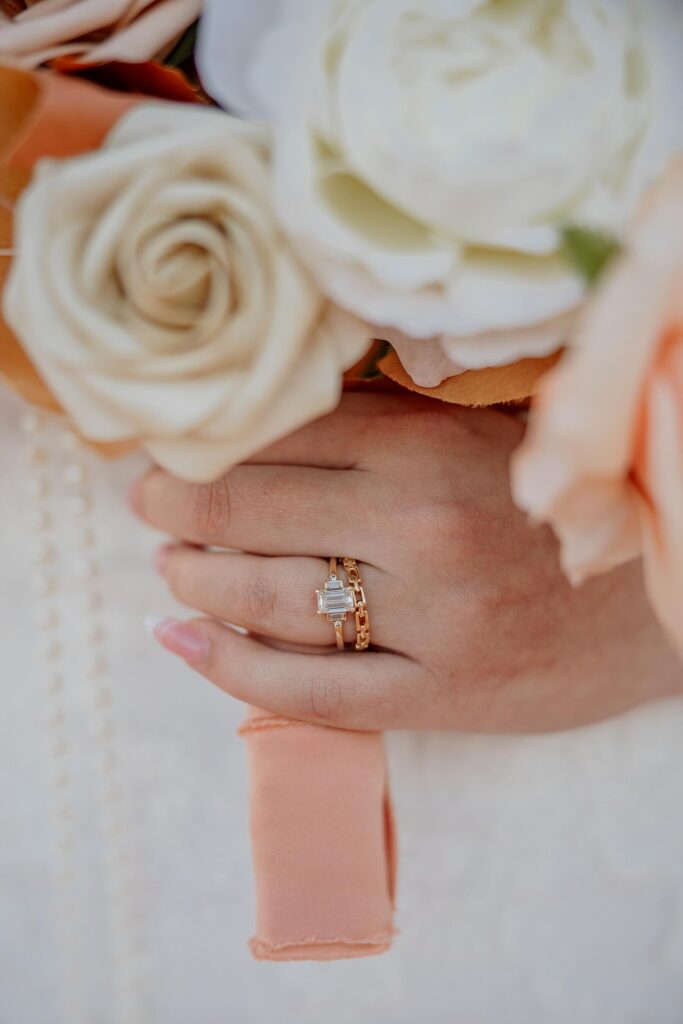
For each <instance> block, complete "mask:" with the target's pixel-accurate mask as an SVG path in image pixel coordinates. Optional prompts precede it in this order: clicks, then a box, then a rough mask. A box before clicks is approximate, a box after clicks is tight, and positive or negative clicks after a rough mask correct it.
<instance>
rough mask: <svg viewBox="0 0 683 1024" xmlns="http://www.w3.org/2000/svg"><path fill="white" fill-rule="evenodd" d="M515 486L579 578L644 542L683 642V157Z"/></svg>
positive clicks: (631, 243) (609, 280) (658, 605)
mask: <svg viewBox="0 0 683 1024" xmlns="http://www.w3.org/2000/svg"><path fill="white" fill-rule="evenodd" d="M513 490H514V493H515V497H516V500H517V502H518V504H519V505H520V506H521V507H523V508H525V509H526V510H528V511H529V512H530V513H531V515H532V516H533V517H534V518H536V519H538V520H542V521H544V522H548V523H550V524H551V525H552V526H553V528H554V529H555V531H556V533H557V535H558V537H559V539H560V542H561V545H562V561H563V565H564V568H565V570H566V571H567V573H568V575H569V576H570V577H571V578H572V579H573V580H574V581H576V582H580V581H581V580H583V579H585V578H587V577H589V576H592V575H594V574H596V573H599V572H604V571H606V570H608V569H611V568H612V567H614V566H615V565H617V564H619V563H620V562H623V561H626V560H627V559H629V558H631V557H634V556H637V555H639V554H642V555H643V558H644V567H645V577H646V584H647V587H648V592H649V594H650V598H651V601H652V604H653V606H654V608H655V610H656V612H657V614H658V615H659V617H660V620H661V621H662V623H663V624H664V625H665V627H666V628H667V629H668V630H669V632H670V633H671V635H672V638H673V640H674V642H675V643H676V644H677V646H678V649H679V650H680V651H681V653H683V157H679V158H678V159H676V160H675V161H674V163H673V164H672V166H671V168H670V169H669V171H668V173H667V174H666V175H665V177H664V178H663V179H662V180H661V182H660V183H659V184H658V185H657V186H656V188H655V189H654V190H653V191H652V192H651V193H650V195H649V196H648V197H647V199H646V201H645V203H644V205H643V207H642V209H641V211H640V214H639V216H638V217H637V219H636V222H635V224H634V225H633V228H632V231H631V233H630V236H629V238H628V241H627V248H626V251H625V254H624V256H623V257H622V258H620V259H619V261H618V262H617V264H616V265H615V266H614V268H613V269H612V270H611V271H610V272H609V273H608V275H607V276H606V279H605V281H604V283H603V284H602V286H601V287H600V288H599V290H598V292H597V293H596V295H595V297H594V298H593V300H592V302H591V303H590V304H589V306H588V307H587V310H586V313H585V316H584V318H583V322H582V325H581V326H580V329H579V331H578V335H577V337H576V343H575V346H574V348H573V351H572V352H571V353H570V354H569V355H568V356H567V357H566V358H565V359H564V360H563V361H562V362H561V364H560V366H559V367H558V368H557V370H555V371H553V372H552V373H551V374H550V375H549V376H548V378H547V379H546V382H545V385H544V387H543V389H542V391H541V395H540V398H539V401H538V403H537V405H536V407H535V409H534V413H533V417H532V422H531V426H530V429H529V433H528V436H527V438H526V440H525V442H524V444H523V445H522V447H521V449H520V451H519V452H518V453H517V456H516V459H515V462H514V466H513Z"/></svg>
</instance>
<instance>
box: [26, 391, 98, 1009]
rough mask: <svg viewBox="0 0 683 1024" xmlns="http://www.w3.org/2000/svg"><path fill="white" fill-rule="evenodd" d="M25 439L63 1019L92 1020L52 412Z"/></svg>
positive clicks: (32, 422)
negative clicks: (62, 628)
mask: <svg viewBox="0 0 683 1024" xmlns="http://www.w3.org/2000/svg"><path fill="white" fill-rule="evenodd" d="M20 426H21V429H22V431H23V433H24V435H25V438H26V444H25V464H26V476H25V478H24V491H25V494H26V498H27V500H28V503H29V507H28V525H29V528H30V530H31V533H32V535H33V539H32V542H31V557H32V562H33V566H34V575H33V578H32V580H31V589H32V591H33V594H34V599H35V607H34V611H35V618H36V625H37V631H38V638H39V639H38V646H39V650H40V655H41V658H40V660H41V666H42V673H43V693H44V698H43V699H44V703H45V712H46V714H45V724H46V730H47V740H48V742H47V756H48V774H49V778H50V784H51V785H50V788H51V793H52V818H53V828H54V834H55V845H56V859H57V867H56V872H55V884H56V909H57V930H58V946H59V951H60V969H61V970H60V982H59V989H60V993H59V994H60V1001H61V1002H62V1006H63V1019H64V1020H68V1021H82V1020H85V1019H86V1013H85V1010H86V1003H85V991H84V987H83V980H84V979H83V975H82V969H81V965H82V963H83V952H84V950H85V934H84V922H83V917H82V912H81V911H82V907H83V903H82V896H83V894H82V893H80V892H79V891H78V889H79V887H78V884H77V882H78V878H79V873H78V870H77V861H76V855H75V851H76V832H75V821H74V809H73V798H72V774H71V771H70V766H69V759H70V756H71V754H72V750H71V744H70V742H69V734H68V728H67V716H66V708H65V699H64V698H65V682H66V680H65V674H64V668H65V661H64V649H63V647H62V645H61V643H60V642H59V634H58V628H59V625H60V610H59V598H60V592H59V586H58V576H57V574H56V573H55V571H54V568H55V567H54V560H55V521H54V502H53V501H51V498H52V485H53V482H54V481H53V479H52V478H51V473H52V471H53V470H54V465H53V458H52V452H51V450H50V448H49V447H48V432H47V428H46V420H45V417H44V416H43V415H42V414H40V413H37V412H33V411H26V412H24V413H23V414H22V416H21V418H20Z"/></svg>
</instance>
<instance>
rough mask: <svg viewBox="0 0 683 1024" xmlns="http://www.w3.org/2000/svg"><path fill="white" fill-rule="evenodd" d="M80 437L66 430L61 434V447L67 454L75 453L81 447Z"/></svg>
mask: <svg viewBox="0 0 683 1024" xmlns="http://www.w3.org/2000/svg"><path fill="white" fill-rule="evenodd" d="M80 443H81V442H80V440H79V439H78V436H77V435H76V434H74V432H73V430H69V429H68V428H67V429H64V430H61V431H60V432H59V446H60V448H62V450H63V451H65V452H73V451H75V450H76V448H78V446H79V445H80Z"/></svg>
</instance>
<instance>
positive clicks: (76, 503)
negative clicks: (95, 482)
mask: <svg viewBox="0 0 683 1024" xmlns="http://www.w3.org/2000/svg"><path fill="white" fill-rule="evenodd" d="M69 509H70V511H71V513H72V515H74V516H76V517H77V518H79V519H80V518H82V517H83V516H85V515H87V513H88V512H89V511H90V498H89V497H88V495H87V494H74V495H73V496H72V497H71V499H70V500H69Z"/></svg>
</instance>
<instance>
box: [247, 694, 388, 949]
mask: <svg viewBox="0 0 683 1024" xmlns="http://www.w3.org/2000/svg"><path fill="white" fill-rule="evenodd" d="M240 732H241V734H242V736H243V737H244V739H245V740H246V744H247V751H248V757H249V777H250V780H251V783H250V785H251V795H250V824H251V839H252V850H253V860H254V876H255V880H256V935H255V936H254V938H253V939H252V940H251V943H250V945H251V950H252V953H253V955H254V956H255V957H256V959H257V960H343V959H350V958H352V957H361V956H372V955H376V954H378V953H383V952H385V951H386V950H387V949H388V948H389V946H390V945H391V941H392V936H393V924H392V915H393V902H394V888H395V865H396V853H395V840H394V825H393V817H392V810H391V802H390V799H389V791H388V782H387V769H386V760H385V754H384V742H383V739H382V735H381V733H376V732H350V731H343V730H341V729H330V728H327V727H325V726H319V725H310V724H308V723H305V722H297V721H293V720H292V719H290V718H283V717H281V716H279V715H269V714H268V713H267V712H265V711H259V710H258V709H256V708H252V709H251V712H250V716H249V718H248V719H247V720H246V722H245V723H244V725H243V726H242V728H241V729H240Z"/></svg>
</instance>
